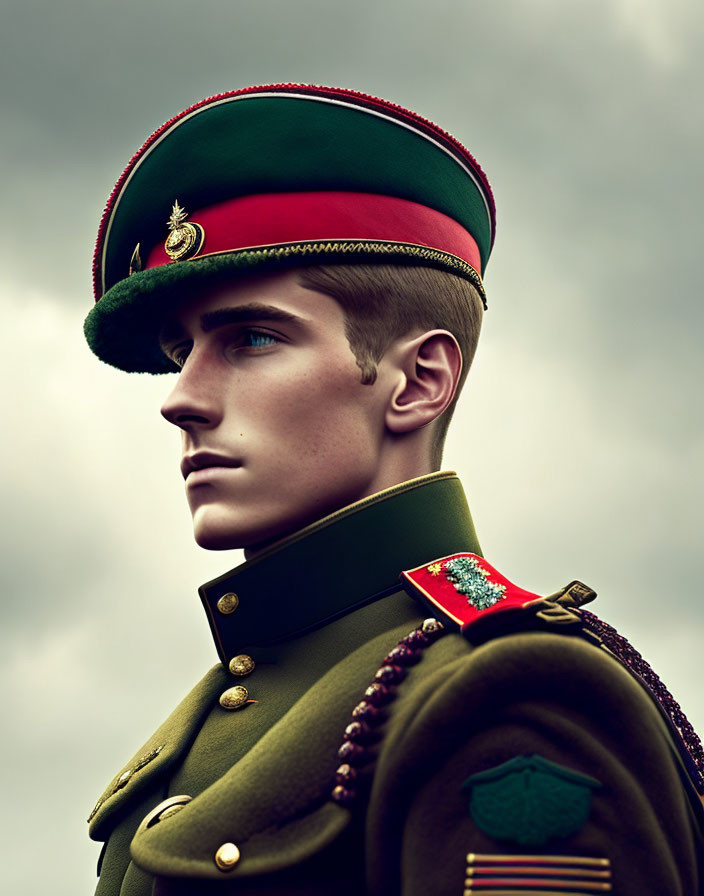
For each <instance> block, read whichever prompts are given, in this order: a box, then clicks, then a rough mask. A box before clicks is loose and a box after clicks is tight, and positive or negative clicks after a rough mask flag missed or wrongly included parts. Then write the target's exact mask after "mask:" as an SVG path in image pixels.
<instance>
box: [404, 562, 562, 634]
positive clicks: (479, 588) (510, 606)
mask: <svg viewBox="0 0 704 896" xmlns="http://www.w3.org/2000/svg"><path fill="white" fill-rule="evenodd" d="M401 578H402V581H403V583H404V586H405V588H406V590H407V591H408V592H409V594H410V595H411V596H412V597H419V598H420V599H421V600H422V601H423V602H424V603H425V604H426V605H427V607H428V608H429V610H430V612H431V613H432V614H433V616H435V617H436V618H438V619H439V620H440V621H441V622H443V623H444V624H445V625H447V626H449V627H450V628H459V629H460V630H461V631H463V632H465V631H467V629H469V628H470V627H471V626H473V625H474V624H475V623H477V622H479V621H483V620H485V619H488V618H489V617H496V616H498V615H499V614H501V613H507V612H508V611H510V610H514V611H515V610H523V609H525V608H526V607H528V606H530V605H531V604H534V603H537V602H542V601H544V600H545V598H544V597H540V595H538V594H533V593H532V592H531V591H524V590H523V588H519V587H518V586H517V585H514V584H513V582H509V580H508V579H507V578H505V577H504V576H502V575H501V573H500V572H498V571H497V570H495V569H494V567H493V566H491V565H490V564H489V563H487V562H486V560H485V559H484V558H483V557H479V556H478V555H477V554H451V555H450V556H449V557H441V558H440V559H439V560H433V561H432V563H426V564H424V565H423V566H418V567H416V569H410V570H404V571H403V572H402V573H401Z"/></svg>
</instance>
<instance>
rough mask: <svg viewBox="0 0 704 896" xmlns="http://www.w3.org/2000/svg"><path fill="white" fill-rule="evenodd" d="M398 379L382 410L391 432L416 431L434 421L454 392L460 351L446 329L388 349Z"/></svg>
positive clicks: (459, 370)
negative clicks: (385, 406)
mask: <svg viewBox="0 0 704 896" xmlns="http://www.w3.org/2000/svg"><path fill="white" fill-rule="evenodd" d="M391 353H392V355H393V361H394V362H395V366H396V368H397V371H398V374H399V377H398V385H397V386H396V388H395V389H394V391H393V393H392V395H391V400H390V402H389V405H388V407H387V410H386V418H385V422H386V426H387V427H388V429H389V430H391V432H394V433H399V434H400V433H404V432H412V431H413V430H416V429H420V428H421V427H422V426H426V425H427V424H428V423H432V422H433V420H436V419H437V418H438V417H439V416H440V415H441V414H442V412H443V411H444V410H445V409H446V408H447V406H448V405H449V404H450V402H451V401H452V399H453V398H454V396H455V392H456V391H457V384H458V382H459V378H460V374H461V372H462V352H461V350H460V347H459V345H458V343H457V340H456V339H455V337H454V336H453V335H452V333H449V332H448V331H447V330H430V331H428V332H427V333H422V334H421V335H420V336H415V337H413V338H412V339H410V340H401V341H399V342H398V343H396V345H395V346H394V347H393V348H392V349H391Z"/></svg>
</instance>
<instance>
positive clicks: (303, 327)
mask: <svg viewBox="0 0 704 896" xmlns="http://www.w3.org/2000/svg"><path fill="white" fill-rule="evenodd" d="M196 288H197V290H198V291H197V293H196V292H195V291H194V294H193V297H192V298H188V299H186V300H185V301H184V302H182V303H181V304H180V305H179V306H178V309H177V311H176V312H175V313H174V315H173V316H172V318H170V320H169V321H167V323H166V324H165V326H164V328H163V330H162V337H161V338H162V347H163V349H164V351H165V352H166V353H167V354H168V355H169V357H171V358H173V359H174V360H175V361H176V362H177V363H179V365H181V367H182V369H181V372H180V374H179V375H178V380H177V382H176V385H175V387H174V389H173V391H172V392H171V394H170V395H169V397H168V398H167V400H166V402H165V403H164V406H163V408H162V413H163V415H164V416H165V417H166V419H167V420H169V421H170V422H171V423H173V424H175V425H176V426H178V427H180V429H181V430H182V465H181V466H182V471H183V473H184V476H185V479H186V494H187V497H188V503H189V505H190V508H191V512H192V514H193V523H194V531H195V538H196V541H197V542H198V544H200V545H201V546H202V547H206V548H211V549H228V548H235V547H249V548H253V549H255V550H256V548H257V547H259V546H262V545H264V544H266V543H267V542H270V541H272V540H275V539H277V538H280V537H282V536H284V535H286V534H288V533H290V532H293V531H295V530H296V529H298V528H300V527H302V526H304V525H306V524H308V523H310V522H312V521H314V520H316V519H318V518H320V517H321V516H324V515H325V514H327V513H330V512H332V511H333V510H336V509H338V508H339V507H343V506H345V505H346V504H349V503H352V502H353V501H356V500H358V499H360V498H362V497H365V496H366V495H368V494H373V493H374V492H375V491H377V490H378V489H379V488H383V487H384V485H383V484H381V485H380V484H379V483H378V482H377V481H376V480H375V476H376V474H377V467H378V461H379V456H380V452H381V450H382V442H383V439H384V436H385V427H384V410H385V405H386V398H387V395H388V390H385V386H384V382H385V379H384V376H383V375H381V370H380V376H379V378H378V379H377V381H376V382H375V383H374V384H373V385H362V383H361V382H360V378H361V375H360V369H359V367H358V366H357V364H356V362H355V358H354V355H353V354H352V352H351V350H350V347H349V343H348V341H347V337H346V335H345V318H344V313H343V311H342V308H341V307H340V306H339V305H338V304H337V303H336V302H335V301H334V300H333V299H331V298H330V297H329V296H326V295H322V294H321V293H317V292H313V291H312V290H309V289H306V288H304V287H303V286H301V285H300V283H299V282H298V277H297V274H296V272H295V271H288V272H285V273H278V274H269V275H258V276H252V277H248V278H247V279H246V280H233V281H232V282H230V283H222V282H218V283H214V284H211V285H209V286H206V287H203V286H198V287H196ZM382 364H383V362H382ZM386 382H387V383H388V379H387V380H386Z"/></svg>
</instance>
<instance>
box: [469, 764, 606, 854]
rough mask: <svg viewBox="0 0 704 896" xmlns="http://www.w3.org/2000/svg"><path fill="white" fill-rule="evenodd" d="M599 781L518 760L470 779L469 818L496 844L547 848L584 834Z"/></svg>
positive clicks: (563, 768)
mask: <svg viewBox="0 0 704 896" xmlns="http://www.w3.org/2000/svg"><path fill="white" fill-rule="evenodd" d="M600 788H601V783H600V782H599V781H597V780H596V779H595V778H590V777H588V776H587V775H582V774H580V773H579V772H576V771H573V770H572V769H569V768H565V767H564V766H562V765H557V764H556V763H554V762H550V761H549V760H547V759H543V757H542V756H537V755H535V754H534V755H531V756H528V755H526V756H516V757H515V758H514V759H510V760H509V761H508V762H504V763H502V764H501V765H497V766H496V768H490V769H487V770H486V771H483V772H478V773H477V774H475V775H472V776H471V777H469V778H467V780H466V781H464V783H463V784H462V790H464V791H468V792H470V801H469V814H470V815H471V816H472V819H473V820H474V823H475V824H476V825H477V827H478V828H479V829H480V830H482V831H483V832H484V833H485V834H487V835H488V836H489V837H492V838H494V839H495V840H508V841H510V842H513V843H519V844H521V845H529V846H542V845H543V844H545V843H547V842H548V841H549V840H554V839H560V838H564V837H569V836H570V835H571V834H575V833H577V831H579V830H581V829H582V827H583V826H584V824H585V823H586V821H587V818H588V817H589V812H590V810H591V801H592V793H593V792H594V791H595V790H599V789H600Z"/></svg>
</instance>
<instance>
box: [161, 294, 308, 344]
mask: <svg viewBox="0 0 704 896" xmlns="http://www.w3.org/2000/svg"><path fill="white" fill-rule="evenodd" d="M256 320H269V321H278V322H282V323H301V322H302V318H300V317H297V316H296V315H295V314H291V313H290V312H289V311H284V310H283V309H281V308H277V307H276V306H274V305H265V304H263V303H262V302H250V303H249V304H248V305H236V306H235V307H233V308H218V309H217V310H216V311H207V312H206V313H205V314H203V315H201V318H200V328H201V330H202V331H203V333H210V332H212V331H213V330H217V329H219V328H220V327H226V326H228V325H229V324H238V323H248V322H251V321H256ZM183 341H185V333H184V332H183V330H182V328H181V326H180V324H178V323H177V322H176V321H174V320H172V321H168V322H167V323H166V324H164V326H163V327H162V330H161V333H160V334H159V342H160V343H161V345H162V347H164V346H165V345H171V344H172V343H176V342H179V343H180V342H183Z"/></svg>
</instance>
